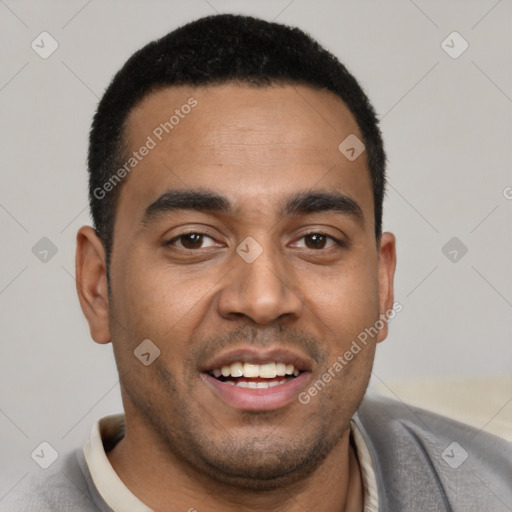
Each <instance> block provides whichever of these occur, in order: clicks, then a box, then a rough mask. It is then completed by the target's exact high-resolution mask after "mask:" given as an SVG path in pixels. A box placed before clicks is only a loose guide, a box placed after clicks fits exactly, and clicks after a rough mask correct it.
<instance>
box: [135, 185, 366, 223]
mask: <svg viewBox="0 0 512 512" xmlns="http://www.w3.org/2000/svg"><path fill="white" fill-rule="evenodd" d="M177 210H197V211H204V212H215V213H224V214H230V213H231V214H233V212H234V207H233V205H232V204H231V203H230V201H229V199H227V198H226V197H224V196H221V195H219V194H217V193H216V192H213V191H209V190H202V189H191V190H171V191H168V192H165V193H164V194H162V195H161V196H160V197H159V198H158V199H157V200H156V201H154V202H153V203H151V204H150V205H149V206H148V207H147V208H146V210H145V211H144V214H143V217H142V223H143V224H144V225H147V224H149V223H150V222H151V221H152V220H154V219H156V218H158V217H160V216H162V215H165V214H167V213H170V212H173V211H177ZM318 212H339V213H342V214H345V215H349V216H351V217H353V218H354V219H356V220H358V221H359V222H361V223H364V215H363V210H362V208H361V207H360V206H359V204H358V203H357V202H356V201H355V200H354V199H352V198H350V197H348V196H346V195H344V194H341V193H339V192H324V191H308V192H299V193H297V194H293V195H292V196H291V197H289V198H288V199H287V201H286V203H285V204H284V206H283V207H282V208H281V210H280V212H279V213H280V215H281V216H284V217H291V216H298V215H304V214H311V213H318Z"/></svg>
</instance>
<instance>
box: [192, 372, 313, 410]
mask: <svg viewBox="0 0 512 512" xmlns="http://www.w3.org/2000/svg"><path fill="white" fill-rule="evenodd" d="M201 376H202V378H203V380H204V381H205V382H206V384H207V385H208V386H209V387H210V389H212V390H213V392H214V393H215V394H216V395H218V396H219V397H220V398H221V399H222V400H223V401H224V402H225V403H226V404H227V405H229V406H230V407H233V408H235V409H240V410H244V411H270V410H273V409H279V408H281V407H284V406H286V405H288V404H290V403H291V402H293V401H294V400H297V395H298V394H299V393H300V391H301V390H302V389H303V388H304V387H305V385H306V383H307V380H308V377H309V372H303V373H301V374H300V375H299V376H298V377H295V378H294V379H291V380H289V381H288V382H286V383H285V384H279V385H278V386H273V387H271V388H264V389H250V388H241V387H238V386H232V385H231V384H226V383H225V382H222V381H220V380H218V379H216V378H215V377H212V376H211V375H208V374H205V373H203V374H201Z"/></svg>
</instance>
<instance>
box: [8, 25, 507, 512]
mask: <svg viewBox="0 0 512 512" xmlns="http://www.w3.org/2000/svg"><path fill="white" fill-rule="evenodd" d="M384 168H385V154H384V149H383V144H382V139H381V135H380V131H379V128H378V123H377V119H376V116H375V113H374V111H373V108H372V107H371V105H370V103H369V101H368V99H367V97H366V96H365V94H364V93H363V91H362V90H361V88H360V86H359V85H358V84H357V82H356V81H355V79H354V78H353V77H352V76H351V75H350V74H349V73H348V72H347V70H346V69H345V68H344V67H343V66H342V65H341V64H340V63H339V62H338V61H337V60H336V59H335V58H334V57H333V56H332V55H330V54H329V53H328V52H326V51H325V50H324V49H322V48H321V47H320V46H319V45H318V44H317V43H316V42H314V41H313V40H311V39H310V38H309V37H308V36H307V35H305V34H304V33H303V32H301V31H299V30H298V29H292V28H288V27H285V26H282V25H278V24H274V23H267V22H265V21H261V20H257V19H254V18H249V17H241V16H231V15H219V16H213V17H208V18H204V19H200V20H198V21H196V22H194V23H191V24H188V25H186V26H184V27H182V28H180V29H178V30H176V31H174V32H172V33H170V34H168V35H167V36H165V37H164V38H162V39H160V40H158V41H155V42H153V43H150V44H149V45H147V46H146V47H145V48H143V49H142V50H140V51H139V52H137V53H136V54H135V55H134V56H132V57H131V58H130V59H129V61H128V62H127V63H126V64H125V66H124V67H123V68H122V69H121V70H120V71H119V73H118V74H117V75H116V76H115V77H114V79H113V81H112V83H111V84H110V86H109V88H108V90H107V91H106V93H105V95H104V97H103V98H102V100H101V102H100V105H99V107H98V111H97V113H96V116H95V118H94V122H93V126H92V130H91V135H90V151H89V172H90V201H91V210H92V215H93V219H94V223H95V229H93V228H91V227H82V228H81V229H80V230H79V232H78V237H77V257H76V279H77V290H78V295H79V299H80V304H81V307H82V310H83V312H84V314H85V316H86V318H87V320H88V323H89V326H90V331H91V336H92V338H93V339H94V340H95V341H96V342H97V343H109V342H112V345H113V349H114V353H115V357H116V362H117V367H118V371H119V378H120V384H121V390H122V399H123V404H124V410H125V414H124V415H123V416H110V417H107V418H103V419H101V420H100V421H99V422H98V423H97V424H96V425H95V426H94V428H93V431H92V435H91V439H90V440H89V442H88V443H87V444H86V446H85V447H84V449H83V450H78V451H77V452H76V453H73V454H70V455H69V456H68V457H67V459H65V460H64V461H63V463H62V464H61V465H60V466H57V465H56V466H55V468H53V467H52V469H51V470H48V471H49V474H48V475H46V477H45V478H44V479H43V480H40V481H39V482H34V483H32V487H31V488H30V489H29V490H25V491H24V494H23V493H18V494H17V495H15V494H14V493H13V496H10V497H9V503H10V504H9V505H8V506H10V507H11V509H10V510H34V511H35V510H37V511H42V510H47V511H50V510H51V511H60V510H62V511H110V510H114V511H134V512H135V511H149V510H154V511H156V512H170V511H172V512H174V511H179V510H183V511H186V510H188V511H194V510H197V511H199V512H203V511H205V512H206V511H210V512H211V511H226V512H228V511H235V510H236V511H260V510H261V511H262V510H265V511H268V510H287V511H303V510H308V511H315V512H327V511H338V512H339V511H347V512H356V511H357V512H360V511H363V510H364V511H366V512H370V511H376V510H379V511H381V512H385V511H390V512H398V511H434V510H435V511H448V510H456V511H471V510H474V511H499V510H512V449H511V447H510V445H509V444H508V443H506V442H505V441H503V440H500V439H499V438H497V437H494V436H491V435H488V434H485V433H482V432H478V431H476V430H474V429H472V428H470V427H467V426H465V425H462V424H459V423H456V422H453V421H451V420H448V419H446V418H442V417H439V416H437V415H434V414H432V413H428V412H426V411H422V410H419V409H415V408H412V407H407V406H405V405H404V404H402V403H400V402H395V401H392V400H388V399H383V398H379V397H375V396H373V397H372V396H368V397H365V398H363V397H364V396H365V393H366V389H367V385H368V381H369V378H370V374H371V369H372V364H373V359H374V355H375V349H376V345H377V343H379V342H380V341H382V340H384V339H385V337H386V335H387V320H388V319H389V318H391V317H393V316H394V315H395V314H396V312H397V311H399V310H400V308H401V305H400V304H399V303H395V302H394V297H393V276H394V270H395V261H396V259H395V239H394V236H393V235H392V234H391V233H382V229H381V225H382V201H383V196H384V188H385V171H384Z"/></svg>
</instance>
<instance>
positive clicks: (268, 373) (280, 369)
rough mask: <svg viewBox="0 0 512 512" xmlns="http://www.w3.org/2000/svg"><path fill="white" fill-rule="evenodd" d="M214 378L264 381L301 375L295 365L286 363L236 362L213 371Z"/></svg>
mask: <svg viewBox="0 0 512 512" xmlns="http://www.w3.org/2000/svg"><path fill="white" fill-rule="evenodd" d="M212 373H213V375H214V377H220V376H221V375H222V376H223V377H247V378H254V377H260V378H262V379H274V378H275V377H284V376H285V375H294V376H295V377H296V376H297V375H299V370H297V369H296V368H295V367H294V366H293V364H284V363H265V364H252V363H241V362H236V363H232V364H230V365H226V366H223V367H222V368H215V369H214V370H213V371H212Z"/></svg>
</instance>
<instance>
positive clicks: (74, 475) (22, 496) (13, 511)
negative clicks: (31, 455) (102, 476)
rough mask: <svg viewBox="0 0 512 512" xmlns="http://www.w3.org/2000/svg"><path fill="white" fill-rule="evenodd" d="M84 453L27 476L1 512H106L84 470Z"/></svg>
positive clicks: (0, 505) (2, 506)
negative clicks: (82, 461) (82, 459)
mask: <svg viewBox="0 0 512 512" xmlns="http://www.w3.org/2000/svg"><path fill="white" fill-rule="evenodd" d="M81 457H82V453H81V450H75V451H73V452H70V453H68V454H66V455H64V456H63V457H62V459H61V460H60V461H57V462H56V463H55V464H53V465H52V466H51V467H50V468H48V469H46V470H38V471H34V472H33V473H30V474H28V475H27V476H26V477H25V478H24V479H23V480H22V481H21V482H20V483H19V484H18V485H17V486H16V487H15V488H14V489H13V490H12V491H11V492H9V494H8V495H7V496H6V497H5V498H4V499H3V500H2V501H1V502H0V512H36V511H37V512H61V511H62V512H64V511H66V512H99V511H101V512H103V511H104V510H105V511H108V510H110V509H108V508H107V509H104V508H100V507H99V506H98V505H97V504H96V503H95V498H94V497H93V495H92V494H91V491H90V487H89V482H88V481H87V478H86V475H85V474H84V472H83V470H82V464H81Z"/></svg>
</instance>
